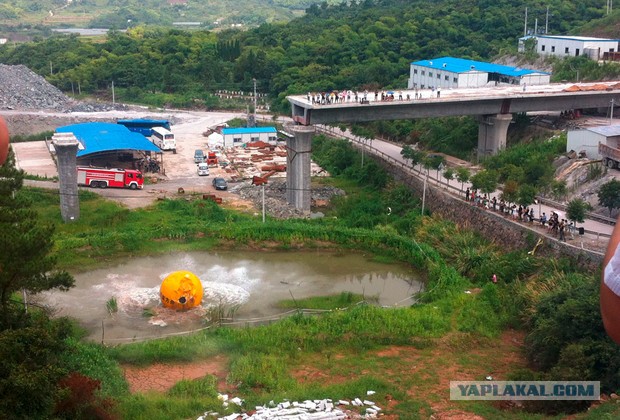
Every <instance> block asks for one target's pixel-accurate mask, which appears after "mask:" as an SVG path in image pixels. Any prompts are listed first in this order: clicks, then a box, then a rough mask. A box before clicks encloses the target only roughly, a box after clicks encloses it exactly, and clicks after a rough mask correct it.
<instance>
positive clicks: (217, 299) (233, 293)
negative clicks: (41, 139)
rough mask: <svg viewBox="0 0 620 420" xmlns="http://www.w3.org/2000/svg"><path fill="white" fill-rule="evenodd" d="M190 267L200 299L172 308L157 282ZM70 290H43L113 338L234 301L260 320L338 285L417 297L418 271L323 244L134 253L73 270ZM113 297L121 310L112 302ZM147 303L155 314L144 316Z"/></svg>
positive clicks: (383, 297) (381, 299) (61, 310)
mask: <svg viewBox="0 0 620 420" xmlns="http://www.w3.org/2000/svg"><path fill="white" fill-rule="evenodd" d="M177 270H189V271H191V272H193V273H194V274H196V275H197V276H198V277H199V278H200V279H201V281H202V284H203V288H204V298H203V303H202V306H201V307H199V308H195V309H192V310H190V311H187V312H174V311H172V310H170V309H166V308H162V307H161V305H160V303H159V286H160V284H161V281H162V280H163V279H164V278H165V277H166V276H167V275H168V274H170V273H171V272H173V271H177ZM75 279H76V286H75V287H74V288H73V289H71V290H70V291H68V292H53V293H46V294H43V295H42V296H41V297H40V299H42V300H43V302H44V303H46V304H49V305H52V306H53V307H54V308H55V309H56V314H58V315H68V316H72V317H75V318H77V319H78V320H79V321H80V323H81V324H82V325H83V326H84V327H85V328H86V329H87V330H88V331H89V337H90V338H91V339H93V340H98V341H100V340H101V339H102V338H103V340H104V341H105V342H106V343H109V344H114V343H120V342H126V341H128V340H131V339H141V338H145V337H158V336H164V335H169V334H174V333H177V332H182V331H188V330H192V329H198V328H202V327H203V326H204V320H203V319H204V317H205V316H208V314H209V311H210V310H213V308H214V307H220V308H222V307H223V308H225V309H229V308H236V311H235V312H234V319H235V320H255V319H261V318H264V317H270V316H274V315H276V314H280V313H282V312H284V311H283V310H282V309H280V308H278V307H277V305H276V304H277V302H278V301H281V300H283V299H291V295H292V296H294V297H295V299H301V298H306V297H311V296H325V295H332V294H338V293H340V292H345V291H346V292H353V293H359V294H364V295H365V296H367V297H374V298H377V299H378V303H379V304H380V305H384V306H406V305H410V304H411V298H410V297H411V295H412V294H414V293H416V292H418V291H420V289H421V287H422V286H421V283H420V278H419V275H418V274H417V273H415V272H412V270H411V269H410V268H408V267H406V266H404V265H396V264H381V263H377V262H372V261H369V260H368V259H366V258H365V257H364V256H363V255H360V254H335V253H325V252H312V251H308V252H275V253H271V252H270V253H258V252H191V253H173V254H168V255H160V256H155V257H144V258H134V259H131V260H129V261H127V262H126V263H123V264H121V265H117V266H114V267H109V268H105V269H100V270H95V271H91V272H87V273H81V274H78V275H75ZM112 297H114V298H115V299H116V301H117V306H118V311H117V312H116V313H113V314H110V313H109V312H108V310H107V308H106V302H107V301H108V300H109V299H110V298H112ZM145 308H149V310H150V311H151V313H152V315H153V314H154V315H153V316H145V315H144V310H145Z"/></svg>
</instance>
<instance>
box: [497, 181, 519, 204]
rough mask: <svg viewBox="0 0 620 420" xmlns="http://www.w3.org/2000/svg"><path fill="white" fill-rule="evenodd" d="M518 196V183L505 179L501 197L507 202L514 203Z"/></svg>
mask: <svg viewBox="0 0 620 420" xmlns="http://www.w3.org/2000/svg"><path fill="white" fill-rule="evenodd" d="M518 197H519V184H517V183H516V182H515V181H506V183H505V184H504V188H503V190H502V194H501V198H502V200H504V201H505V202H507V203H514V202H516V201H517V198H518Z"/></svg>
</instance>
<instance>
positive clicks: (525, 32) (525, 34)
mask: <svg viewBox="0 0 620 420" xmlns="http://www.w3.org/2000/svg"><path fill="white" fill-rule="evenodd" d="M607 1H609V0H607ZM523 36H527V7H526V8H525V27H524V28H523Z"/></svg>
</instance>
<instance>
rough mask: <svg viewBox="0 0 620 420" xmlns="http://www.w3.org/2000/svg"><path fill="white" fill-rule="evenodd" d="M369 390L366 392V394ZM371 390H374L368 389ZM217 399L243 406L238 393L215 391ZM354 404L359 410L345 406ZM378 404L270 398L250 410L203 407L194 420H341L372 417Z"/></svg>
mask: <svg viewBox="0 0 620 420" xmlns="http://www.w3.org/2000/svg"><path fill="white" fill-rule="evenodd" d="M370 392H371V391H369V392H368V393H367V394H368V395H372V394H370ZM372 393H374V392H372ZM218 399H219V400H220V401H222V407H223V408H228V407H229V405H230V403H234V404H236V405H238V406H240V407H241V406H243V403H244V401H243V400H242V399H240V398H238V397H235V398H229V397H228V395H226V394H220V395H218ZM350 406H357V407H359V411H360V412H359V413H358V412H355V411H351V410H349V409H347V408H346V407H350ZM380 412H381V408H380V407H379V406H377V405H376V404H375V403H374V402H372V401H368V400H364V401H362V400H361V399H359V398H355V399H353V400H350V401H349V400H338V402H336V403H334V402H333V401H332V400H331V399H329V398H327V399H323V400H305V401H302V402H299V401H283V402H281V403H278V404H276V403H274V402H273V401H270V402H269V404H267V405H264V406H257V407H256V408H255V409H254V410H248V412H246V413H233V414H229V415H226V416H220V414H219V413H217V412H214V411H207V412H205V413H204V414H203V415H202V416H200V417H198V420H208V419H215V418H217V419H220V420H239V419H243V420H245V419H255V420H270V419H278V420H293V419H295V420H299V419H304V420H306V419H308V420H314V419H316V420H319V419H320V420H345V419H374V418H377V417H378V416H379V413H380Z"/></svg>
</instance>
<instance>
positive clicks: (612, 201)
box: [598, 179, 620, 216]
mask: <svg viewBox="0 0 620 420" xmlns="http://www.w3.org/2000/svg"><path fill="white" fill-rule="evenodd" d="M598 203H599V204H600V205H601V206H604V207H607V208H608V209H609V216H611V212H612V211H613V209H619V208H620V181H618V180H616V179H612V180H611V181H609V182H607V183H605V184H603V185H601V188H600V189H599V190H598Z"/></svg>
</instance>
